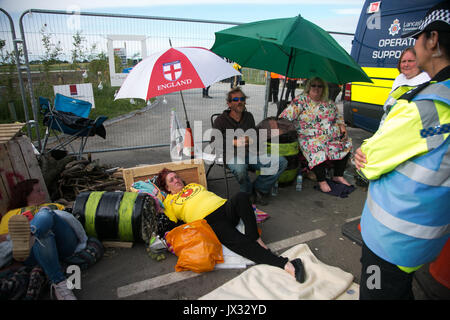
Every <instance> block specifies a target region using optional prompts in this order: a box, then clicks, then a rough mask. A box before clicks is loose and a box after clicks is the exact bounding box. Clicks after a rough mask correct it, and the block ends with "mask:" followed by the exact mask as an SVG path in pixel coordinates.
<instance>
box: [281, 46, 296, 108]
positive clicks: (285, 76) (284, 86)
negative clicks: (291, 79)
mask: <svg viewBox="0 0 450 320" xmlns="http://www.w3.org/2000/svg"><path fill="white" fill-rule="evenodd" d="M293 51H294V48H292V47H291V52H290V53H289V60H288V64H287V68H286V73H285V74H284V84H283V89H281V97H280V99H279V101H280V102H281V100H283V95H284V89H285V88H286V82H287V77H288V76H287V75H288V71H289V66H290V65H291V60H292V55H293Z"/></svg>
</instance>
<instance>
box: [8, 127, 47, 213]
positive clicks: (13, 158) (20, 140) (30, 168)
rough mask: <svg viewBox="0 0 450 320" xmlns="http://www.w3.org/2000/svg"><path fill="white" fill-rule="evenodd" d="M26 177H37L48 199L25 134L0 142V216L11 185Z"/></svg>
mask: <svg viewBox="0 0 450 320" xmlns="http://www.w3.org/2000/svg"><path fill="white" fill-rule="evenodd" d="M26 179H38V180H39V181H40V184H41V188H42V190H43V191H44V192H45V193H46V195H47V196H46V198H47V199H46V200H47V201H49V200H50V197H49V196H48V191H47V186H46V185H45V181H44V178H43V176H42V172H41V168H40V167H39V163H38V161H37V158H36V155H35V154H34V150H33V146H32V144H31V141H30V139H29V138H28V137H27V136H20V137H13V138H12V139H10V140H8V141H6V142H3V143H0V216H1V215H3V214H5V213H6V208H7V206H8V203H9V199H11V197H13V196H14V195H13V194H12V193H11V189H12V187H13V186H14V185H15V184H16V183H18V182H20V181H23V180H26Z"/></svg>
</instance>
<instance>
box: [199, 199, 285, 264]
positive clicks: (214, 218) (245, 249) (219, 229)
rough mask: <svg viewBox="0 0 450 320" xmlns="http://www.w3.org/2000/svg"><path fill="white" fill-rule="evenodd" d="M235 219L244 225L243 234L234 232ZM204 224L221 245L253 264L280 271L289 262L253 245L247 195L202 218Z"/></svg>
mask: <svg viewBox="0 0 450 320" xmlns="http://www.w3.org/2000/svg"><path fill="white" fill-rule="evenodd" d="M239 219H242V221H243V222H244V225H245V234H242V233H240V232H239V231H238V230H237V229H236V226H237V225H238V223H239ZM205 220H206V221H207V222H208V224H209V225H210V226H211V228H212V229H213V230H214V232H215V234H216V235H217V238H219V240H220V242H221V243H222V244H223V245H225V246H226V247H227V248H228V249H230V250H231V251H233V252H235V253H237V254H239V255H241V256H243V257H245V258H247V259H249V260H252V261H253V262H255V263H257V264H260V263H264V264H269V265H272V266H275V267H280V268H284V265H285V264H286V263H287V262H288V261H289V259H288V258H284V257H280V256H277V255H276V254H274V253H273V252H272V251H270V250H268V249H265V248H263V247H262V246H261V245H260V244H259V243H258V242H256V240H257V239H258V238H259V233H258V227H257V226H256V217H255V212H254V211H253V208H252V205H251V203H250V199H249V195H248V193H245V192H239V193H237V194H236V195H234V196H233V197H232V198H231V199H230V200H228V201H227V202H226V203H225V204H224V205H223V206H221V207H220V208H218V209H217V210H216V211H214V212H212V213H210V214H209V215H208V216H206V217H205Z"/></svg>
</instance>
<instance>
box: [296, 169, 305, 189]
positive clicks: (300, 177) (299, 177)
mask: <svg viewBox="0 0 450 320" xmlns="http://www.w3.org/2000/svg"><path fill="white" fill-rule="evenodd" d="M302 184H303V176H302V174H301V173H299V174H298V175H297V184H296V185H295V190H297V191H302Z"/></svg>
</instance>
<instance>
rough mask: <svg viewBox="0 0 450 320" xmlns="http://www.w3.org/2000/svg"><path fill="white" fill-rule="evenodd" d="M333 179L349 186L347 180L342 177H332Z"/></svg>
mask: <svg viewBox="0 0 450 320" xmlns="http://www.w3.org/2000/svg"><path fill="white" fill-rule="evenodd" d="M333 181H335V182H338V183H342V184H345V185H347V186H351V184H350V183H349V182H348V181H347V180H345V178H344V177H333Z"/></svg>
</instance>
